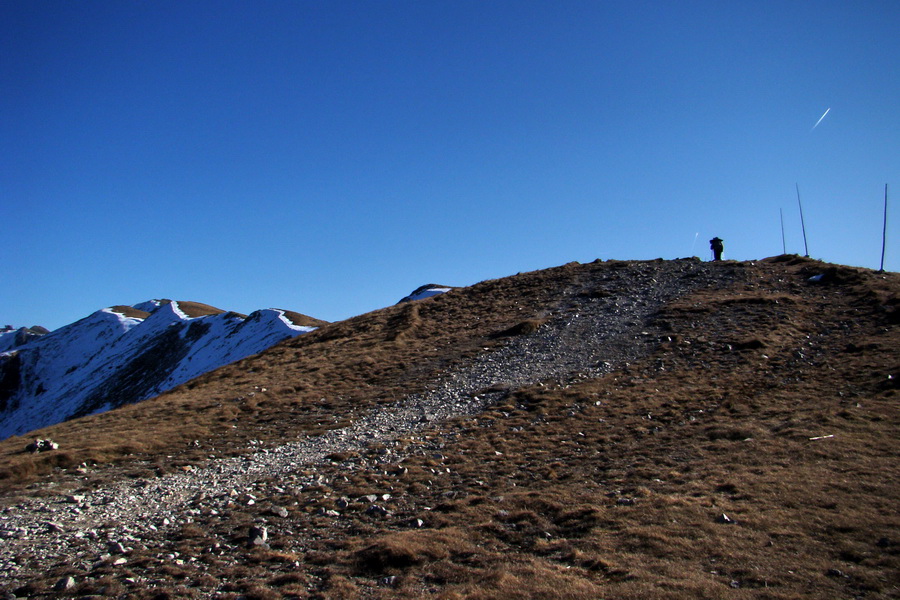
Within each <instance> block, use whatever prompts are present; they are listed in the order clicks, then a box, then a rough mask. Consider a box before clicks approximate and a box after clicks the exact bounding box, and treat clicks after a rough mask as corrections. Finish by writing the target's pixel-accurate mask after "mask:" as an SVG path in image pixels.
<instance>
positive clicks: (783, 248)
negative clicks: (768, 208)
mask: <svg viewBox="0 0 900 600" xmlns="http://www.w3.org/2000/svg"><path fill="white" fill-rule="evenodd" d="M778 214H779V215H781V253H782V254H787V246H786V245H785V243H784V209H782V208H779V209H778Z"/></svg>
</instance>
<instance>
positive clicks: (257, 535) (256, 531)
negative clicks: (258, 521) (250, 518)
mask: <svg viewBox="0 0 900 600" xmlns="http://www.w3.org/2000/svg"><path fill="white" fill-rule="evenodd" d="M268 539H269V532H268V531H267V530H266V528H265V527H257V526H256V525H251V526H250V531H249V533H248V535H247V545H248V546H250V547H251V548H252V547H253V546H263V547H268V544H267V543H266V542H267V540H268Z"/></svg>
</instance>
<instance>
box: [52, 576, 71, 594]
mask: <svg viewBox="0 0 900 600" xmlns="http://www.w3.org/2000/svg"><path fill="white" fill-rule="evenodd" d="M73 587H75V578H74V577H71V576H69V577H63V578H62V579H60V580H59V581H57V582H56V584H55V585H54V586H53V589H54V590H56V591H57V592H64V591H66V590H70V589H72V588H73Z"/></svg>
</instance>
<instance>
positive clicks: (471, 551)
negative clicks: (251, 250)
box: [0, 256, 900, 600]
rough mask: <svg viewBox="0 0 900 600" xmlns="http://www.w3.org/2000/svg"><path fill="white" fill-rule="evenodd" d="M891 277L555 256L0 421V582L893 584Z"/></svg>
mask: <svg viewBox="0 0 900 600" xmlns="http://www.w3.org/2000/svg"><path fill="white" fill-rule="evenodd" d="M898 323H900V276H898V275H897V274H895V273H875V272H873V271H868V270H865V269H856V268H850V267H843V266H838V265H828V264H824V263H820V262H817V261H812V260H809V259H803V258H798V257H795V256H782V257H775V258H772V259H766V260H763V261H758V262H742V263H738V262H731V261H726V262H722V263H702V262H700V261H697V260H692V259H691V260H688V259H686V260H675V261H662V260H660V261H641V262H637V261H607V262H599V261H598V262H595V263H591V264H585V265H581V264H576V263H572V264H568V265H565V266H562V267H558V268H555V269H548V270H545V271H537V272H532V273H523V274H519V275H516V276H513V277H508V278H505V279H499V280H493V281H486V282H482V283H479V284H477V285H473V286H470V287H468V288H457V289H452V290H450V291H447V292H446V293H442V294H440V295H436V296H433V297H430V298H427V299H424V300H418V301H413V302H406V303H403V304H400V305H398V306H394V307H390V308H386V309H383V310H380V311H375V312H373V313H369V314H366V315H361V316H359V317H356V318H353V319H349V320H347V321H342V322H339V323H333V324H328V325H324V326H322V327H320V328H319V329H317V330H316V331H313V332H310V333H308V334H305V335H302V336H299V337H295V338H293V339H290V340H287V341H285V342H282V343H280V344H278V345H277V346H275V347H273V348H271V349H269V350H267V351H265V352H262V353H260V354H257V355H255V356H251V357H249V358H247V359H244V360H242V361H239V362H236V363H233V364H231V365H228V366H226V367H223V368H221V369H218V370H216V371H213V372H210V373H207V374H205V375H202V376H200V377H198V378H195V379H193V380H191V381H188V382H186V383H184V384H182V385H180V386H178V387H176V388H174V389H172V390H170V391H168V392H167V393H164V394H162V395H161V396H158V397H156V398H151V399H149V400H146V401H144V402H142V403H140V404H137V405H130V406H124V407H122V408H119V409H116V410H111V411H109V412H106V413H103V414H100V415H93V416H90V417H85V418H80V419H75V420H73V421H69V422H66V423H62V424H59V425H55V426H53V427H48V428H46V429H45V430H42V431H40V432H38V434H39V435H41V436H42V437H47V438H52V439H53V440H54V441H56V442H58V443H59V444H60V449H59V450H57V451H52V452H46V453H41V454H36V455H31V454H26V453H24V452H23V451H22V448H23V447H24V444H25V443H26V440H23V439H22V438H11V439H9V440H6V441H4V442H0V478H2V479H0V485H2V490H3V495H2V498H0V506H3V507H4V508H3V509H2V515H0V538H3V540H2V544H0V575H2V576H3V577H4V578H5V582H4V583H0V590H2V591H6V592H11V593H14V594H15V595H16V596H17V597H32V596H36V595H41V597H48V598H53V597H72V596H75V597H85V596H93V597H116V598H136V599H137V598H141V599H143V598H147V599H149V598H222V599H233V600H236V599H237V598H247V599H277V598H442V599H451V598H473V599H474V598H573V599H580V598H585V599H587V598H591V599H593V598H602V597H607V598H723V597H733V598H773V599H787V598H809V597H819V598H845V597H847V598H849V597H853V598H897V597H900V587H898V581H900V515H898V513H897V510H896V498H898V497H900V484H898V481H900V460H898V458H900V457H898V454H900V447H898V439H900V436H898V434H900V422H898V410H897V407H896V400H897V389H898V387H900V385H898V381H900V355H898V353H897V348H898V347H900V335H898Z"/></svg>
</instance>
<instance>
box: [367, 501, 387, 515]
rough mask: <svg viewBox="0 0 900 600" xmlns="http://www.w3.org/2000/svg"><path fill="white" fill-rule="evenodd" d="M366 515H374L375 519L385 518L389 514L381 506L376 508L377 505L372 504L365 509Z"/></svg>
mask: <svg viewBox="0 0 900 600" xmlns="http://www.w3.org/2000/svg"><path fill="white" fill-rule="evenodd" d="M366 514H367V515H374V516H376V517H386V516H387V515H389V514H390V513H389V512H388V510H387V509H386V508H384V507H383V506H378V505H377V504H373V505H371V506H370V507H369V508H367V509H366Z"/></svg>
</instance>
